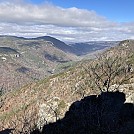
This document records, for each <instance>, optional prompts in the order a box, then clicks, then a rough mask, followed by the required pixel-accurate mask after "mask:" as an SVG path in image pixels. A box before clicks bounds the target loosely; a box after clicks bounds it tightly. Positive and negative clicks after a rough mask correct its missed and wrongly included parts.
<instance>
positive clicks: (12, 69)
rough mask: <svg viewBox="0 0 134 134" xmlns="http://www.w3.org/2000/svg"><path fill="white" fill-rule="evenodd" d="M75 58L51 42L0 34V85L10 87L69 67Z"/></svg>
mask: <svg viewBox="0 0 134 134" xmlns="http://www.w3.org/2000/svg"><path fill="white" fill-rule="evenodd" d="M75 60H76V56H75V55H73V54H67V53H65V52H64V51H62V50H61V49H58V48H56V47H55V46H54V45H53V44H52V42H50V41H49V42H48V41H45V40H41V39H40V40H39V39H26V38H19V37H12V36H0V87H2V88H4V89H5V90H11V89H14V88H15V89H16V88H19V87H21V86H22V85H24V84H26V83H29V82H31V81H35V80H39V79H42V78H45V77H46V76H49V75H51V74H54V73H58V72H61V71H63V70H65V69H66V68H68V67H70V66H71V65H72V64H73V62H74V61H75Z"/></svg>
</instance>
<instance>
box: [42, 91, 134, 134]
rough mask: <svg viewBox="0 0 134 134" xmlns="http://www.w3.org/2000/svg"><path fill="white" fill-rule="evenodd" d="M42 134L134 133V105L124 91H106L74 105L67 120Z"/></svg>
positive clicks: (49, 126) (59, 122)
mask: <svg viewBox="0 0 134 134" xmlns="http://www.w3.org/2000/svg"><path fill="white" fill-rule="evenodd" d="M42 134H134V105H133V104H131V103H125V94H124V93H121V92H118V91H117V92H103V93H101V94H100V95H98V96H96V95H91V96H88V97H85V98H84V99H82V100H80V101H76V102H74V103H73V104H72V105H71V106H70V108H69V111H67V112H66V114H65V117H64V118H63V119H61V120H58V121H57V122H55V123H49V124H47V125H45V126H44V127H43V130H42Z"/></svg>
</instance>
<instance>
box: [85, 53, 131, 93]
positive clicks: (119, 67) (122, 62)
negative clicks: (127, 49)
mask: <svg viewBox="0 0 134 134" xmlns="http://www.w3.org/2000/svg"><path fill="white" fill-rule="evenodd" d="M127 58H128V57H127V56H126V57H122V56H121V55H114V56H109V55H108V54H107V53H105V54H102V55H100V56H99V57H97V59H96V60H94V61H92V62H91V63H90V64H89V65H88V66H86V67H84V69H85V70H86V72H87V73H88V74H89V79H90V80H89V84H90V87H91V88H92V89H99V90H100V91H101V92H109V91H110V86H111V85H113V84H116V85H117V86H116V88H115V89H113V90H116V89H118V88H119V86H120V85H121V84H123V83H124V82H126V81H128V80H129V79H130V78H131V77H132V75H131V72H130V71H129V70H130V65H129V63H127ZM113 90H112V91H113Z"/></svg>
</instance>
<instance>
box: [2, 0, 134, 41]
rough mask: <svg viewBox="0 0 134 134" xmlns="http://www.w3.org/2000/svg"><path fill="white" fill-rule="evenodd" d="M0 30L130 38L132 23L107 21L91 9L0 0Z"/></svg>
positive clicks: (75, 37)
mask: <svg viewBox="0 0 134 134" xmlns="http://www.w3.org/2000/svg"><path fill="white" fill-rule="evenodd" d="M0 34H7V35H16V36H25V37H37V36H43V35H52V36H54V37H57V38H59V39H61V40H66V41H68V40H69V41H77V42H79V41H89V40H122V39H126V38H133V34H134V23H117V22H111V21H109V20H108V19H106V18H105V17H103V16H100V15H98V14H97V13H96V12H95V11H89V10H86V9H78V8H76V7H72V8H62V7H58V6H54V5H52V4H48V3H47V4H44V5H34V4H28V3H25V2H24V1H23V0H12V1H11V0H8V1H4V0H2V1H1V2H0Z"/></svg>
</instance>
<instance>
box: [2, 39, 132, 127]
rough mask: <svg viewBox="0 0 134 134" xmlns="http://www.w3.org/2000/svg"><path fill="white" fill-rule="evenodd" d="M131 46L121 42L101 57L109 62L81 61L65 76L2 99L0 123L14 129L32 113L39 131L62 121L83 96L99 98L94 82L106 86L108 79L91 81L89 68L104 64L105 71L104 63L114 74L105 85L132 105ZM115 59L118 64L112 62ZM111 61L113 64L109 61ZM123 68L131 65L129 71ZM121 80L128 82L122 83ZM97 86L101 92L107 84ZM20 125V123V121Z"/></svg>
mask: <svg viewBox="0 0 134 134" xmlns="http://www.w3.org/2000/svg"><path fill="white" fill-rule="evenodd" d="M126 42H127V41H126ZM130 42H131V41H130ZM130 42H128V43H127V46H128V47H125V46H123V43H124V42H123V43H121V44H120V45H119V46H117V47H113V48H111V49H110V50H107V51H106V52H105V53H103V55H105V54H106V55H107V56H108V59H106V60H104V62H103V60H102V61H100V59H99V60H98V59H95V60H90V61H89V60H86V61H82V62H79V63H78V64H77V65H76V66H75V67H72V68H70V69H69V70H68V71H66V72H63V73H60V74H57V75H53V76H51V77H49V78H47V79H44V80H42V81H39V82H36V83H31V84H28V85H26V86H24V87H23V88H21V89H20V90H17V91H13V92H12V93H9V94H5V95H3V96H2V97H1V108H0V119H1V122H2V123H3V124H4V127H7V126H11V124H12V123H11V120H14V121H15V123H13V124H12V127H13V126H14V125H16V123H17V119H19V118H20V120H21V119H22V118H21V117H22V115H24V113H25V116H27V114H28V113H32V112H33V111H34V112H35V113H36V114H37V115H38V121H37V125H38V127H41V126H42V125H43V124H44V122H53V121H55V120H56V119H57V118H61V117H63V116H64V113H65V111H66V110H67V109H68V107H69V106H70V104H71V103H72V102H74V101H76V100H79V99H81V98H83V96H87V95H91V94H99V93H100V92H101V90H100V89H99V87H98V86H97V85H93V84H95V83H94V82H95V80H98V82H100V81H102V79H103V80H104V82H106V80H107V79H106V77H107V76H108V77H109V75H107V76H105V75H103V76H101V79H98V78H96V79H94V76H95V75H94V76H92V77H91V75H90V69H92V68H91V67H93V65H95V67H97V66H98V65H99V63H103V65H104V66H103V67H106V66H105V64H106V65H107V62H106V61H110V64H108V65H113V66H112V67H113V68H112V69H113V71H114V73H112V74H114V75H115V76H114V77H112V78H113V79H112V81H111V82H110V85H108V90H110V91H111V90H112V91H114V90H117V89H118V90H120V91H123V92H124V93H126V96H127V98H129V97H130V96H131V98H129V99H128V100H127V101H128V102H130V101H133V95H134V78H133V77H134V71H133V67H134V64H133V61H134V56H133V52H134V51H133V48H134V44H133V43H132V44H131V45H130ZM129 46H130V47H129ZM118 56H119V58H118V59H119V60H115V59H117V57H118ZM113 58H114V60H112V59H113ZM126 59H127V60H126ZM113 61H114V62H113ZM115 61H117V62H115ZM111 63H112V64H111ZM96 65H97V66H96ZM101 65H102V64H101ZM122 65H123V66H122ZM126 65H131V68H130V70H129V68H128V66H126ZM126 67H127V68H126ZM108 68H109V66H108ZM104 69H107V68H104ZM124 69H125V70H124ZM88 71H89V72H88ZM103 71H104V70H103ZM107 71H108V70H107ZM97 72H98V74H99V73H101V68H100V69H98V70H97ZM108 72H109V71H108ZM105 73H106V74H107V72H104V73H103V74H105ZM111 76H112V75H111ZM124 76H125V77H124ZM123 78H129V79H125V80H124V79H123ZM99 80H100V81H99ZM121 80H122V83H121ZM98 82H97V84H98ZM104 84H105V85H104ZM99 86H100V87H102V89H103V90H105V89H106V87H107V85H106V83H101V82H100V85H99ZM104 87H105V88H104ZM24 111H25V112H24ZM26 111H27V112H26ZM31 115H32V114H31ZM28 116H29V114H28ZM23 117H24V116H23ZM29 118H30V117H29ZM20 120H19V121H20ZM20 123H22V122H21V121H20ZM29 123H30V122H29Z"/></svg>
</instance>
